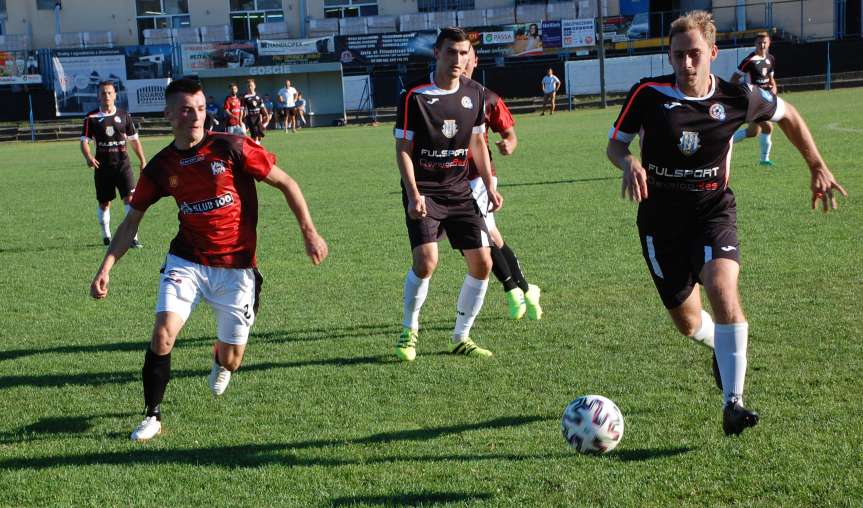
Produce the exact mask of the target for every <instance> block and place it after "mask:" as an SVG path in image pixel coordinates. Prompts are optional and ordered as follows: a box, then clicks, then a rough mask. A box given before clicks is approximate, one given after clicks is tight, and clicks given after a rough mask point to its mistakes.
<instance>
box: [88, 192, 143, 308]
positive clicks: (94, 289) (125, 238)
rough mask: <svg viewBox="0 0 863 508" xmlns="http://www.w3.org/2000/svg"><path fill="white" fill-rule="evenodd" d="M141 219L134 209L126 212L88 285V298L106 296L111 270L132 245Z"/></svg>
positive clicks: (98, 298)
mask: <svg viewBox="0 0 863 508" xmlns="http://www.w3.org/2000/svg"><path fill="white" fill-rule="evenodd" d="M142 218H144V212H141V211H138V210H136V209H135V208H130V209H129V211H128V212H126V218H125V219H123V222H121V223H120V227H118V228H117V231H116V233H114V238H113V239H112V240H111V245H109V246H108V252H106V253H105V258H104V259H103V260H102V265H101V266H100V267H99V271H98V272H96V276H95V277H94V278H93V282H92V283H91V284H90V296H92V297H93V298H96V299H97V300H101V299H102V298H105V297H106V296H108V280H109V274H110V272H111V268H113V267H114V264H116V263H117V261H119V260H120V258H122V257H123V255H124V254H126V252H127V251H128V250H129V246H130V245H132V239H134V238H135V235H136V234H137V233H138V226H139V225H140V224H141V219H142Z"/></svg>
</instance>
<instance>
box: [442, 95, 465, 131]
mask: <svg viewBox="0 0 863 508" xmlns="http://www.w3.org/2000/svg"><path fill="white" fill-rule="evenodd" d="M465 98H467V97H465ZM441 132H443V135H444V136H446V137H448V138H450V139H452V138H454V137H455V134H456V132H458V125H456V123H455V120H444V121H443V127H441Z"/></svg>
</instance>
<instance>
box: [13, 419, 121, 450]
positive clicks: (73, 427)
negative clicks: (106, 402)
mask: <svg viewBox="0 0 863 508" xmlns="http://www.w3.org/2000/svg"><path fill="white" fill-rule="evenodd" d="M131 416H134V413H105V414H95V415H81V416H47V417H44V418H40V419H39V420H37V421H35V422H33V423H31V424H29V425H25V426H23V427H21V428H19V429H18V430H17V431H15V432H10V433H4V434H0V443H6V444H9V443H19V442H24V441H34V440H36V439H40V438H42V437H45V436H57V435H62V437H63V438H68V437H72V436H75V435H80V434H86V433H87V432H88V431H90V429H92V428H93V420H95V419H97V418H129V417H131Z"/></svg>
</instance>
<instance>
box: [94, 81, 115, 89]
mask: <svg viewBox="0 0 863 508" xmlns="http://www.w3.org/2000/svg"><path fill="white" fill-rule="evenodd" d="M103 86H110V87H111V88H113V89H114V90H117V85H115V84H114V81H113V80H111V79H106V80H103V81H100V82H99V86H98V87H96V88H97V89H99V88H102V87H103Z"/></svg>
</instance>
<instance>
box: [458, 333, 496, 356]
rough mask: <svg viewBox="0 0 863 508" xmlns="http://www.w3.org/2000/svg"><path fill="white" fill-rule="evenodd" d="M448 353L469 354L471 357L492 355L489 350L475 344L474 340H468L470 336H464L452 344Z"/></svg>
mask: <svg viewBox="0 0 863 508" xmlns="http://www.w3.org/2000/svg"><path fill="white" fill-rule="evenodd" d="M450 353H452V354H454V355H464V356H470V357H473V358H488V357H490V356H492V353H491V351H489V350H488V349H483V348H481V347H479V346H477V345H476V343H474V341H472V340H470V338H464V339H462V341H461V342H459V343H458V344H453V346H452V350H451V351H450Z"/></svg>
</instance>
